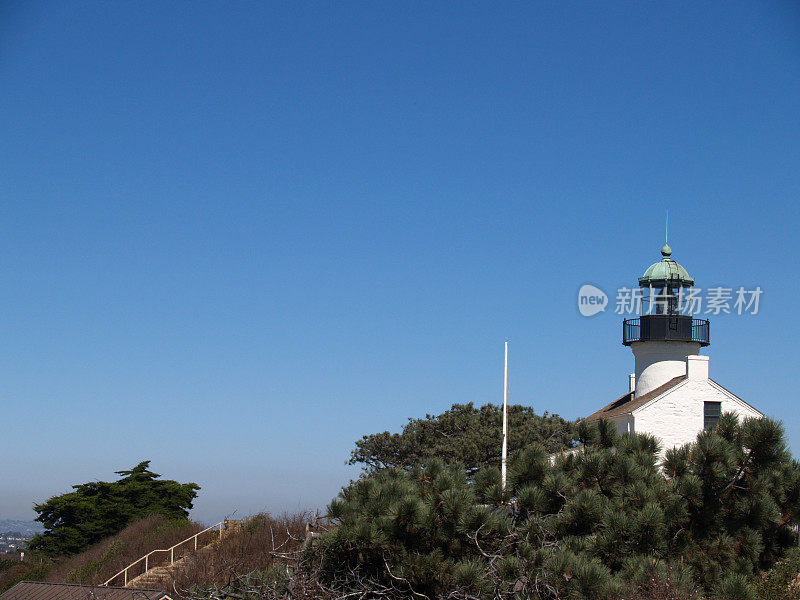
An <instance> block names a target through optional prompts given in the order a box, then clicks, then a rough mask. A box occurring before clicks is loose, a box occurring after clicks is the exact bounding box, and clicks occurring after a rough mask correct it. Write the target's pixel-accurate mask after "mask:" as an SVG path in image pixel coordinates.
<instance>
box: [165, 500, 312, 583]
mask: <svg viewBox="0 0 800 600" xmlns="http://www.w3.org/2000/svg"><path fill="white" fill-rule="evenodd" d="M309 519H310V515H309V514H308V513H300V514H294V515H288V514H284V515H281V516H280V517H278V518H274V517H272V516H270V515H269V514H267V513H261V514H257V515H255V516H253V517H250V518H248V519H245V520H242V521H239V522H237V523H236V524H235V525H234V526H232V527H231V528H230V529H229V530H227V531H226V533H225V535H224V536H223V537H222V539H221V540H219V541H218V542H214V543H213V544H212V545H210V546H208V547H207V548H205V549H204V550H201V551H200V552H198V553H196V554H194V555H193V556H189V557H187V558H186V559H185V560H184V561H182V562H181V563H180V564H179V565H178V566H177V567H176V568H175V569H174V570H173V573H172V578H171V579H170V580H169V581H165V582H163V586H164V589H166V590H176V589H177V590H189V589H192V588H196V587H221V586H224V585H226V584H228V583H230V581H232V580H233V579H234V578H237V577H241V576H244V575H247V574H249V573H253V572H263V571H266V570H267V569H269V568H271V567H275V566H278V565H282V564H285V563H286V562H287V560H288V561H291V559H292V558H293V557H294V555H295V554H296V552H297V551H298V550H299V549H300V547H301V546H302V544H303V540H304V539H305V535H306V523H307V522H308V521H309Z"/></svg>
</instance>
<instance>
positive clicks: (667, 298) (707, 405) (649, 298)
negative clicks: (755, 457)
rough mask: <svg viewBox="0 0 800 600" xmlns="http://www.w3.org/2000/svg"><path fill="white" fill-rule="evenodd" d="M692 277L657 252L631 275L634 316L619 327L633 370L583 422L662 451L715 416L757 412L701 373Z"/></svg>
mask: <svg viewBox="0 0 800 600" xmlns="http://www.w3.org/2000/svg"><path fill="white" fill-rule="evenodd" d="M693 286H694V279H692V277H691V276H690V275H689V273H688V272H687V271H686V269H684V268H683V267H682V266H681V265H679V264H678V263H677V262H675V261H674V260H673V259H672V248H670V247H669V246H667V245H665V246H664V247H663V248H661V260H660V261H659V262H657V263H654V264H652V265H651V266H650V267H649V268H648V269H647V270H646V271H645V273H644V275H642V276H641V277H640V278H639V287H640V289H641V292H642V304H641V306H642V308H641V314H640V315H639V316H638V317H637V318H634V319H626V320H624V321H623V323H622V343H623V344H624V345H625V346H629V347H630V349H631V350H632V351H633V356H634V362H635V367H634V370H635V373H633V374H631V375H630V376H629V386H628V391H627V392H626V393H625V394H624V395H623V396H621V397H620V398H618V399H617V400H615V401H614V402H612V403H610V404H608V405H606V406H604V407H603V408H601V409H600V410H598V411H596V412H595V413H593V414H591V415H589V416H588V417H586V420H587V421H597V420H599V419H606V420H608V421H610V422H613V423H615V424H616V427H617V431H618V432H619V433H623V434H624V433H633V432H639V433H649V434H652V435H654V436H655V437H657V438H658V439H659V440H660V441H661V443H662V452H663V451H664V450H666V449H668V448H672V447H674V446H679V445H682V444H686V443H688V442H692V441H694V440H695V438H696V436H697V433H698V432H700V431H702V430H703V429H704V428H713V427H716V426H717V422H718V421H719V417H720V415H721V414H722V413H723V412H733V413H736V414H738V415H740V416H741V417H763V416H764V415H763V414H762V413H761V412H759V411H758V410H756V409H755V408H753V407H752V406H750V405H749V404H748V403H747V402H745V401H744V400H742V399H741V398H739V397H738V396H736V395H735V394H734V393H733V392H731V391H729V390H727V389H725V388H724V387H722V386H721V385H720V384H718V383H717V382H716V381H714V380H712V379H710V378H709V376H708V363H709V359H708V356H701V355H700V349H701V348H703V347H705V346H708V345H709V343H710V337H709V333H710V324H709V322H708V320H706V319H702V318H697V317H695V316H693V315H692V302H691V299H692V294H691V290H692V287H693Z"/></svg>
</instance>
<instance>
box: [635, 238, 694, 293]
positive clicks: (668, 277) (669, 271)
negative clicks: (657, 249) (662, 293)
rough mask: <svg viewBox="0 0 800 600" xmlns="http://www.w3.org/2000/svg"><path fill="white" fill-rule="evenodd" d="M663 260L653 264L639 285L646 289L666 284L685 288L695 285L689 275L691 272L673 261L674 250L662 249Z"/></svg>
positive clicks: (640, 279)
mask: <svg viewBox="0 0 800 600" xmlns="http://www.w3.org/2000/svg"><path fill="white" fill-rule="evenodd" d="M661 257H662V258H661V260H660V261H658V262H657V263H653V264H652V265H650V267H649V268H648V269H647V271H645V272H644V275H642V276H641V277H640V278H639V285H640V286H642V287H646V286H648V285H657V284H662V285H663V284H666V283H671V284H673V285H676V284H677V285H680V286H683V287H691V286H693V285H694V279H692V277H691V276H690V275H689V272H688V271H687V270H686V269H684V268H683V267H682V266H681V265H679V264H678V263H676V262H675V261H674V260H672V248H670V247H669V246H666V245H665V246H664V247H663V248H661Z"/></svg>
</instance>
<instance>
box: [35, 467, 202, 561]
mask: <svg viewBox="0 0 800 600" xmlns="http://www.w3.org/2000/svg"><path fill="white" fill-rule="evenodd" d="M149 465H150V462H149V461H145V462H142V463H139V464H138V465H136V466H135V467H133V468H132V469H131V470H129V471H117V474H118V475H121V476H122V477H121V479H119V480H117V481H114V482H110V483H109V482H105V481H92V482H89V483H83V484H80V485H75V486H73V490H74V491H72V492H68V493H66V494H61V495H60V496H53V497H52V498H50V499H49V500H48V501H47V502H43V503H42V504H36V505H35V506H34V510H35V511H36V512H37V513H39V516H38V517H37V518H36V520H37V521H40V522H41V523H43V524H44V526H45V529H46V530H45V532H44V533H42V534H39V535H37V536H35V537H34V538H33V539H32V540H31V541H30V543H29V544H28V547H29V548H30V549H31V550H32V551H34V552H41V553H43V554H46V555H50V556H59V555H70V554H75V553H77V552H81V551H82V550H84V549H86V548H88V547H89V546H90V545H91V544H94V543H95V542H99V541H100V540H102V539H104V538H106V537H108V536H111V535H114V534H116V533H118V532H120V531H121V530H122V529H124V528H125V527H126V526H127V525H129V524H130V523H132V522H133V521H135V520H137V519H140V518H142V517H146V516H149V515H161V516H163V517H164V518H166V519H169V520H173V519H186V518H187V517H188V515H189V509H191V508H192V501H193V500H194V499H195V497H196V496H197V490H199V489H200V487H199V486H198V485H197V484H195V483H178V482H177V481H173V480H160V479H158V478H159V477H161V475H158V474H157V473H153V472H151V471H149V470H148V467H149Z"/></svg>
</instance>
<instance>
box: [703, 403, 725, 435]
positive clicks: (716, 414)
mask: <svg viewBox="0 0 800 600" xmlns="http://www.w3.org/2000/svg"><path fill="white" fill-rule="evenodd" d="M721 416H722V402H703V429H716V428H717V425H719V418H720V417H721Z"/></svg>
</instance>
